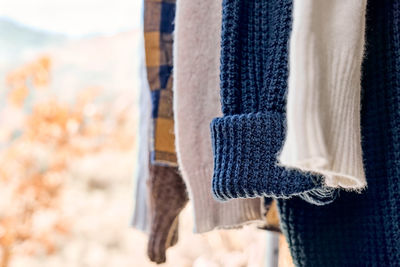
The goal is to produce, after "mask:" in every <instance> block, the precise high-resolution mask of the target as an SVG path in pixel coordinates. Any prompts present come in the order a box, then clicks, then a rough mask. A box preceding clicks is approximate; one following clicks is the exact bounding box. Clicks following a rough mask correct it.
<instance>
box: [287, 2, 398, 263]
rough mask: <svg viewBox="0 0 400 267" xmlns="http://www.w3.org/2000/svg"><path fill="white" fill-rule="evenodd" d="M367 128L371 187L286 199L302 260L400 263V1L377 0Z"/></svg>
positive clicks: (367, 79) (370, 36)
mask: <svg viewBox="0 0 400 267" xmlns="http://www.w3.org/2000/svg"><path fill="white" fill-rule="evenodd" d="M365 53H366V56H365V59H364V63H363V80H362V90H363V91H362V92H363V93H362V103H361V104H362V105H361V106H362V112H361V126H362V127H361V128H362V136H363V156H364V166H365V171H366V177H367V182H368V189H367V190H366V191H365V192H364V193H363V194H361V195H360V194H355V193H346V192H342V193H341V194H340V196H339V197H338V198H337V199H336V201H335V202H334V203H332V204H331V205H327V206H323V207H316V206H313V205H309V204H308V203H306V202H304V201H303V200H301V199H299V198H293V199H291V200H279V209H280V215H281V223H282V229H283V232H284V233H285V235H286V237H287V239H288V241H289V246H290V249H291V253H292V256H293V258H294V262H295V264H296V265H297V266H307V267H313V266H317V267H320V266H321V267H322V266H385V267H388V266H400V1H399V0H379V1H378V0H369V1H368V6H367V32H366V51H365Z"/></svg>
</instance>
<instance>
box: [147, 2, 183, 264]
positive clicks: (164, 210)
mask: <svg viewBox="0 0 400 267" xmlns="http://www.w3.org/2000/svg"><path fill="white" fill-rule="evenodd" d="M174 18H175V1H174V0H145V2H144V25H143V27H144V41H145V55H146V66H147V77H148V82H149V87H150V92H151V100H152V120H153V124H152V126H153V128H152V131H151V133H152V134H151V136H150V137H151V138H150V139H151V152H150V157H151V163H150V174H149V178H148V180H147V185H148V192H149V197H150V216H151V217H150V218H151V219H150V233H149V241H148V246H147V254H148V256H149V258H150V260H152V261H154V262H156V263H162V262H165V261H166V255H165V252H166V249H167V248H169V247H171V246H173V245H174V244H176V242H177V240H178V216H179V213H180V212H181V211H182V209H183V208H184V207H185V205H186V203H187V201H188V197H187V192H186V185H185V184H184V182H183V180H182V177H181V175H180V174H179V172H178V168H177V162H176V153H175V136H174V119H173V116H174V115H173V103H172V100H173V94H172V83H173V81H172V63H173V62H172V60H173V59H172V45H173V35H172V32H173V30H174V24H173V21H174Z"/></svg>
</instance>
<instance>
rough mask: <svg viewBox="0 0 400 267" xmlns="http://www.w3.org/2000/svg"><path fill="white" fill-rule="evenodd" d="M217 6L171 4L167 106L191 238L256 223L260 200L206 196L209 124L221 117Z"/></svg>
mask: <svg viewBox="0 0 400 267" xmlns="http://www.w3.org/2000/svg"><path fill="white" fill-rule="evenodd" d="M221 9H222V0H190V1H187V0H177V1H176V15H175V31H174V50H173V54H174V61H173V65H174V84H173V93H174V99H173V105H174V123H175V145H176V152H177V157H178V163H179V164H178V165H179V170H180V171H181V174H182V178H183V180H184V181H185V183H186V186H187V189H188V193H189V198H190V201H191V203H192V204H193V215H194V232H196V233H204V232H207V231H211V230H213V229H216V228H218V229H220V228H232V227H235V228H236V227H239V226H241V225H243V224H249V223H250V222H251V223H253V222H261V221H262V212H261V209H262V206H261V201H260V199H235V200H231V201H226V202H220V201H217V200H216V199H215V198H214V197H213V194H212V192H211V184H212V182H211V181H212V176H213V155H212V148H211V147H212V145H211V138H210V128H209V125H210V121H211V120H212V119H213V118H215V117H217V116H220V115H221V108H220V104H219V103H220V97H219V66H220V63H219V55H220V47H221V21H222V19H221V17H222V12H221Z"/></svg>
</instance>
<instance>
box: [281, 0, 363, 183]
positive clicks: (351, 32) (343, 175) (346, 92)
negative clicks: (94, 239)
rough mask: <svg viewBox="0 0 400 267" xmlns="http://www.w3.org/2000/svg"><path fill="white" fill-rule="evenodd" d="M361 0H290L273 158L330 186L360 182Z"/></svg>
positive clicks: (361, 181)
mask: <svg viewBox="0 0 400 267" xmlns="http://www.w3.org/2000/svg"><path fill="white" fill-rule="evenodd" d="M365 11H366V1H365V0H332V1H320V0H294V11H293V30H292V33H291V37H290V60H289V65H290V71H289V73H290V74H289V82H288V85H289V89H288V96H287V112H286V116H287V132H286V139H285V142H284V146H283V149H282V151H281V154H280V156H279V161H280V163H281V164H282V165H284V166H286V167H292V168H296V169H300V170H303V171H309V172H313V173H317V174H321V175H323V176H324V177H325V179H324V181H325V185H326V186H328V187H332V188H344V189H348V190H356V191H358V190H361V189H363V188H364V187H366V180H365V174H364V169H363V161H362V151H361V138H360V135H361V133H360V91H361V90H360V83H361V64H362V55H363V47H364V32H365Z"/></svg>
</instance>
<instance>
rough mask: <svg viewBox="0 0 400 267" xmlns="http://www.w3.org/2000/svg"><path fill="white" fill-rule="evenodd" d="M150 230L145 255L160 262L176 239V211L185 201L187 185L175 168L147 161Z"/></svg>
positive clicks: (183, 205)
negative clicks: (148, 171) (148, 170)
mask: <svg viewBox="0 0 400 267" xmlns="http://www.w3.org/2000/svg"><path fill="white" fill-rule="evenodd" d="M147 185H148V187H149V192H150V214H151V220H150V225H151V226H150V234H149V241H148V244H147V255H148V256H149V259H150V260H151V261H154V262H156V263H163V262H165V261H166V255H165V252H166V250H167V248H169V247H171V246H173V245H174V244H176V243H177V241H178V220H179V213H180V212H181V211H182V209H183V208H184V207H185V205H186V203H187V202H188V196H187V193H186V186H185V183H184V182H183V180H182V177H181V176H180V174H179V173H178V168H176V167H170V166H160V165H151V164H150V178H149V180H148V181H147Z"/></svg>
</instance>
